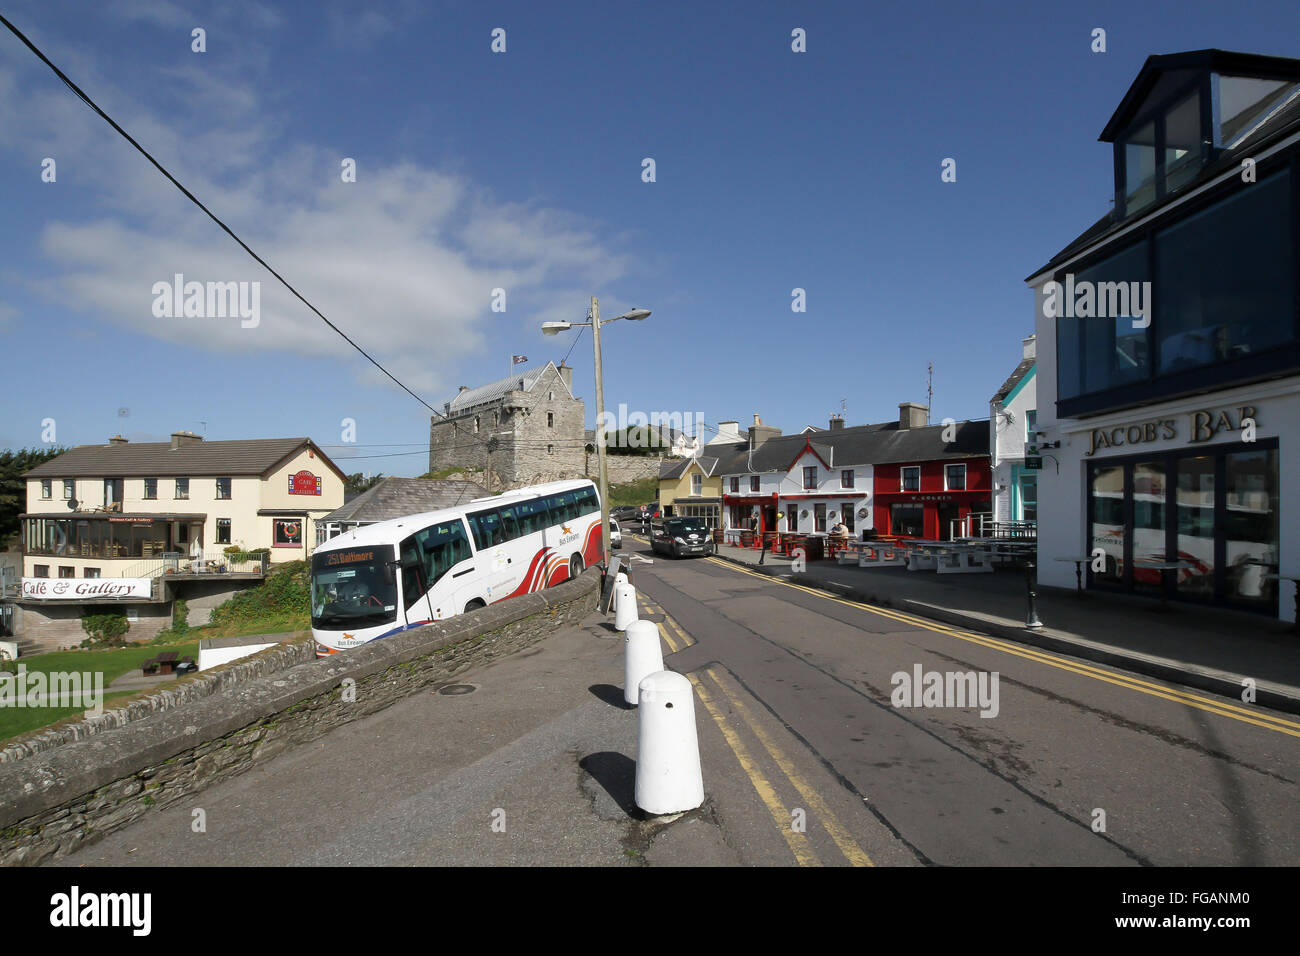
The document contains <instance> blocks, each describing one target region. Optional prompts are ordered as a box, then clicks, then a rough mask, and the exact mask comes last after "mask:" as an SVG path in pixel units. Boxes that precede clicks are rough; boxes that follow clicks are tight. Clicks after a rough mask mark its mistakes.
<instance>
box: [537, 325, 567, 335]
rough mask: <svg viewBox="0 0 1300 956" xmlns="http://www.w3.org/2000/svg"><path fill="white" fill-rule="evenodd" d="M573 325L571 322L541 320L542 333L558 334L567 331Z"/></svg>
mask: <svg viewBox="0 0 1300 956" xmlns="http://www.w3.org/2000/svg"><path fill="white" fill-rule="evenodd" d="M572 327H573V323H572V322H543V323H542V334H543V335H559V334H560V333H561V332H567V331H568V330H569V329H570V328H572Z"/></svg>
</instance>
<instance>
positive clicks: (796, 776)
mask: <svg viewBox="0 0 1300 956" xmlns="http://www.w3.org/2000/svg"><path fill="white" fill-rule="evenodd" d="M641 600H642V605H643V606H644V608H645V610H646V611H648V612H649V613H650V614H654V615H661V616H662V617H663V621H662V622H658V627H659V633H660V636H661V637H662V638H663V640H664V643H665V644H667V645H668V647H669V649H670V651H671V652H672V653H676V652H677V651H678V650H680V649H683V648H686V647H690V646H691V645H692V644H694V643H695V640H694V638H692V637H691V636H690V635H689V634H687V633H686V632H685V631H684V630H683V629H682V628H681V625H679V624H678V623H677V622H676V621H675V620H674V619H673V617H672V616H671V615H670V614H668V613H667V612H666V611H664V610H663V608H661V607H659V606H658V605H656V604H655V603H654V602H652V601H649V600H647V599H645V598H642V599H641ZM674 635H675V637H676V639H674ZM678 641H681V642H682V643H681V644H680V645H679V644H678ZM703 673H704V675H707V676H708V677H709V678H710V680H711V681H712V683H711V684H710V683H709V682H708V681H705V680H704V679H703V678H702V677H701V676H700V675H697V674H687V675H686V676H687V677H688V678H689V679H690V681H691V684H692V685H693V686H694V687H695V694H696V696H697V697H699V699H700V702H701V703H702V704H703V705H704V709H705V710H707V711H708V712H709V716H711V717H712V718H713V722H714V723H715V724H717V726H718V729H719V730H720V731H721V732H722V736H723V738H724V739H725V740H726V741H727V745H728V746H729V747H731V751H732V753H734V754H735V755H736V760H737V761H738V762H739V763H740V767H741V769H742V770H744V772H745V775H746V776H747V777H749V781H750V783H751V784H753V786H754V790H755V791H756V792H757V793H758V796H759V799H760V800H762V801H763V804H764V805H765V806H766V807H767V809H768V812H769V813H770V814H771V815H772V822H773V823H775V824H776V828H777V830H778V831H779V832H780V834H781V836H782V837H783V838H784V839H785V842H786V845H787V846H789V847H790V852H791V853H793V854H794V858H795V861H796V862H797V863H798V864H799V865H800V866H821V865H822V863H821V860H820V859H818V857H817V854H816V852H815V851H814V850H813V847H812V844H811V843H810V842H809V840H808V836H807V834H806V832H805V831H804V829H803V828H802V827H801V828H796V815H795V814H794V812H793V809H803V811H804V812H803V814H802V815H800V816H799V818H798V819H799V820H800V821H802V823H803V824H804V825H806V823H807V819H808V817H812V818H813V819H815V820H816V822H818V823H820V824H821V826H822V828H823V829H824V830H825V831H826V833H827V834H828V835H829V836H830V838H831V839H832V840H833V841H835V845H836V846H837V847H839V849H840V852H841V853H843V854H844V858H845V859H846V860H848V862H849V863H850V864H852V865H853V866H872V865H873V864H872V862H871V858H870V857H869V856H867V854H866V851H864V850H863V849H862V848H861V847H860V846H858V844H857V842H856V841H855V840H854V839H853V837H852V836H851V835H850V833H849V831H848V829H847V828H846V827H845V826H844V825H843V824H842V823H841V822H840V820H839V818H838V817H837V816H836V815H835V813H834V811H832V810H831V808H830V807H829V806H828V805H827V803H826V801H825V800H824V799H822V796H821V794H820V793H818V792H817V790H816V789H815V788H814V787H813V786H812V785H811V784H810V783H809V782H808V781H807V779H806V778H805V777H804V776H803V774H801V773H800V772H799V770H798V768H797V767H795V765H794V762H793V761H791V760H790V758H789V757H788V756H787V755H786V753H785V751H783V750H782V749H781V747H780V746H779V745H778V744H777V742H776V741H775V740H774V739H773V738H772V735H771V734H769V733H768V732H767V730H766V729H765V728H764V727H763V725H762V724H761V723H760V722H759V721H758V720H756V719H755V717H754V714H753V712H752V711H751V710H750V708H749V705H748V704H746V703H745V700H744V694H743V693H742V692H741V690H740V688H739V687H738V686H737V685H736V684H735V683H734V681H733V679H732V678H730V677H726V676H724V675H723V673H722V671H721V670H720V669H719V668H715V667H706V668H705V669H704V672H703ZM715 692H716V694H717V695H718V696H717V697H715ZM724 705H730V707H731V709H732V711H733V712H734V713H735V714H736V715H737V716H738V717H739V720H740V722H741V723H742V724H743V726H744V727H746V728H747V729H748V730H749V731H750V732H751V733H752V734H753V735H754V737H756V738H757V739H758V742H759V743H760V744H761V745H762V747H763V749H764V750H766V751H767V753H768V756H770V757H771V758H772V760H773V761H774V762H775V763H776V765H777V767H779V768H780V770H781V773H783V774H784V775H785V777H786V779H787V780H788V781H789V782H790V784H791V785H792V786H793V787H794V789H795V790H796V791H798V793H799V796H800V797H801V798H802V800H803V802H804V804H805V805H806V806H805V807H804V808H789V807H786V806H784V805H783V804H782V802H781V799H780V797H779V796H778V795H777V790H776V787H775V786H773V784H772V783H771V781H769V780H768V778H767V775H766V774H765V773H764V772H763V770H762V767H761V766H760V765H759V762H758V761H757V760H755V759H754V757H753V755H752V754H751V753H750V750H749V748H748V747H747V746H746V745H745V742H744V740H743V739H742V737H741V735H740V733H739V730H738V728H737V727H736V726H733V724H732V722H731V720H730V719H728V716H727V714H726V713H725V711H724Z"/></svg>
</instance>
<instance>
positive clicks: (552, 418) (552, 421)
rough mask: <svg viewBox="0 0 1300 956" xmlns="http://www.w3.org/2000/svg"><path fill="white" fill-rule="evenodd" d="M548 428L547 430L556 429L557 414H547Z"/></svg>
mask: <svg viewBox="0 0 1300 956" xmlns="http://www.w3.org/2000/svg"><path fill="white" fill-rule="evenodd" d="M546 427H547V428H554V427H555V413H554V412H547V413H546Z"/></svg>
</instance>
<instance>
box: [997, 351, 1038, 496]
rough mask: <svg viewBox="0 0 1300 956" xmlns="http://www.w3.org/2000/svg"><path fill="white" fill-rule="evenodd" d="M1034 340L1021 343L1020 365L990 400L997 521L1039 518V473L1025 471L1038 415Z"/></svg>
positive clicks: (1029, 470)
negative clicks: (1026, 450)
mask: <svg viewBox="0 0 1300 956" xmlns="http://www.w3.org/2000/svg"><path fill="white" fill-rule="evenodd" d="M1037 378H1038V376H1037V374H1036V371H1035V357H1034V336H1032V335H1031V336H1029V338H1027V339H1022V340H1021V358H1020V364H1018V365H1017V366H1016V368H1015V371H1013V372H1012V373H1011V375H1010V376H1008V377H1007V380H1006V381H1005V382H1003V383H1002V387H1001V388H999V389H998V391H997V394H996V395H994V396H993V397H992V398H991V399H989V457H990V465H991V466H992V469H993V518H994V520H995V521H1035V520H1037V518H1038V472H1037V471H1036V470H1031V469H1028V468H1026V467H1025V443H1026V442H1027V441H1028V440H1029V435H1030V433H1031V432H1033V431H1034V429H1035V427H1036V423H1037V414H1038V381H1037Z"/></svg>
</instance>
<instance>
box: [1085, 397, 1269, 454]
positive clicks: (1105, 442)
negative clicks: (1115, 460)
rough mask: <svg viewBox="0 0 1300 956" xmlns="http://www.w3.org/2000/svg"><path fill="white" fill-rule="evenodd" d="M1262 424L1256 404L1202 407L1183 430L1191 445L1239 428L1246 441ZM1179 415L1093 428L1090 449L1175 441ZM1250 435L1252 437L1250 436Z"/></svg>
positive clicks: (1089, 450) (1096, 450) (1192, 413)
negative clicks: (1208, 408)
mask: <svg viewBox="0 0 1300 956" xmlns="http://www.w3.org/2000/svg"><path fill="white" fill-rule="evenodd" d="M1258 424H1259V418H1258V415H1257V414H1256V412H1255V406H1254V405H1241V406H1238V407H1237V408H1224V409H1220V410H1217V411H1211V410H1207V409H1201V410H1200V411H1195V412H1191V413H1190V414H1189V415H1188V416H1187V419H1186V424H1185V426H1184V427H1185V429H1186V431H1185V432H1184V434H1185V435H1186V441H1187V443H1188V444H1189V445H1196V444H1199V443H1201V442H1207V441H1209V440H1210V439H1211V438H1214V437H1215V436H1216V435H1220V434H1223V433H1224V432H1238V433H1240V434H1241V435H1242V439H1243V440H1244V441H1250V440H1253V438H1254V434H1255V428H1256V427H1257V426H1258ZM1179 431H1180V429H1179V419H1177V418H1158V419H1154V420H1152V421H1146V422H1138V423H1136V424H1133V425H1117V426H1115V427H1114V428H1094V429H1092V431H1091V432H1090V433H1089V437H1088V450H1087V451H1086V452H1084V456H1085V457H1087V456H1088V455H1092V454H1094V453H1095V452H1098V451H1101V450H1102V449H1103V448H1121V447H1123V446H1126V445H1143V444H1146V443H1147V442H1153V441H1173V440H1175V439H1177V438H1178V436H1179ZM1248 435H1249V437H1247V436H1248Z"/></svg>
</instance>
